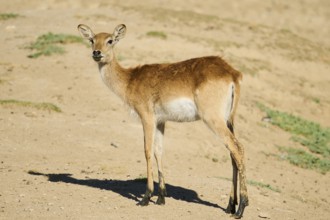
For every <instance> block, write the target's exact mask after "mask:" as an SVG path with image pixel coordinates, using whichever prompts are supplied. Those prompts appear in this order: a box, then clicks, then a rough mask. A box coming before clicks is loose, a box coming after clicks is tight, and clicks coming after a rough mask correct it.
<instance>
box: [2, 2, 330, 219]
mask: <svg viewBox="0 0 330 220" xmlns="http://www.w3.org/2000/svg"><path fill="white" fill-rule="evenodd" d="M0 13H16V14H19V15H20V16H19V17H17V18H14V19H8V20H0V32H1V34H0V39H1V42H2V44H1V59H0V99H1V100H4V99H15V100H24V101H31V102H36V103H40V102H49V103H53V104H55V105H57V106H58V107H60V108H61V110H62V112H61V113H57V112H50V111H44V110H38V109H35V108H26V107H19V106H16V105H11V106H0V148H1V151H0V219H231V218H230V217H229V216H228V215H227V214H225V212H224V210H223V209H224V208H225V207H226V206H227V201H228V196H229V192H230V185H231V184H230V181H228V178H230V177H231V173H232V169H231V161H230V158H229V153H228V151H227V149H226V148H225V147H224V145H223V144H222V141H221V139H219V138H216V137H215V136H214V135H213V134H212V133H211V132H210V131H209V130H208V128H207V127H206V126H205V125H204V124H203V123H201V122H194V123H181V124H179V123H167V124H166V135H165V143H164V145H165V155H164V168H165V180H166V183H167V190H168V197H167V198H166V205H165V206H157V205H156V204H154V202H155V200H156V196H154V197H153V198H152V201H153V202H151V204H150V205H149V206H148V207H139V206H136V203H137V201H139V200H140V199H141V197H142V196H143V193H144V191H145V183H144V182H143V178H144V177H145V176H146V163H145V160H144V151H143V134H142V127H141V125H140V122H139V120H138V119H136V118H134V117H131V116H130V113H129V112H130V111H129V109H127V107H126V106H125V105H124V104H123V103H122V102H121V100H119V99H118V98H117V97H116V96H115V95H114V94H113V93H111V92H110V91H109V90H108V88H106V86H105V85H104V84H103V82H102V80H101V78H100V75H99V73H98V69H97V65H96V64H95V62H94V61H93V60H92V59H91V50H90V48H88V47H86V46H85V45H83V44H67V45H65V46H64V48H65V50H66V53H65V54H62V55H53V56H49V57H46V56H42V57H39V58H36V59H31V58H28V57H27V56H28V55H29V54H31V53H32V51H30V50H27V49H24V48H25V47H26V46H27V45H29V44H30V43H31V42H33V41H35V40H36V39H37V37H38V36H40V35H42V34H45V33H48V32H52V33H65V34H72V35H77V36H79V33H78V31H77V25H78V24H80V23H84V24H87V25H89V26H90V27H92V29H94V30H95V32H112V31H113V28H114V27H115V26H116V25H117V24H120V23H124V24H126V26H127V34H126V37H125V38H124V39H123V40H121V42H120V43H119V44H118V45H117V48H116V51H117V56H118V57H119V60H120V63H121V64H122V65H123V66H124V67H129V66H135V65H138V64H144V63H155V62H175V61H180V60H185V59H188V58H193V57H199V56H206V55H219V56H222V57H223V58H224V59H225V60H227V61H228V62H229V63H230V64H231V65H232V66H234V67H235V68H237V69H238V70H240V71H241V72H242V73H243V75H244V80H243V84H242V92H241V100H240V104H239V107H238V112H237V117H236V133H237V136H238V139H239V140H240V141H241V142H242V144H243V145H244V146H245V149H246V150H245V152H246V169H247V178H248V180H251V181H254V182H258V183H262V184H265V185H267V184H269V186H271V187H272V188H274V189H277V190H275V191H274V190H270V189H269V188H267V187H261V186H257V185H255V184H252V185H251V184H250V185H248V191H249V196H250V205H249V206H248V207H247V208H246V210H245V213H244V219H297V220H300V219H329V216H330V208H329V207H330V199H329V198H330V191H329V184H330V179H329V173H327V174H321V173H320V172H317V171H315V170H307V169H302V168H298V167H296V166H293V165H291V164H290V163H289V162H287V161H284V160H280V159H279V158H278V157H276V156H271V155H279V154H280V152H279V151H278V148H277V146H296V145H297V143H295V142H293V141H292V140H290V137H291V135H290V134H289V133H287V132H285V131H283V130H281V129H279V128H277V127H274V126H272V125H270V124H269V123H267V122H265V121H263V120H262V118H263V117H264V116H265V113H263V112H262V111H260V110H259V108H257V106H256V103H257V102H260V103H263V104H265V105H267V106H269V107H271V108H274V109H278V110H281V111H284V112H289V113H293V114H295V115H299V116H301V117H303V118H305V119H308V120H311V121H315V122H317V123H320V124H321V125H322V126H324V127H329V126H330V96H329V94H330V50H329V48H330V41H329V39H330V38H329V36H330V26H329V21H330V3H329V1H327V0H315V1H307V0H302V1H256V0H244V1H216V0H204V1H202V2H201V1H193V0H186V1H174V0H170V1H165V0H157V1H156V0H154V1H152V0H144V1H133V0H126V1H115V0H103V1H87V0H86V1H84V0H80V1H79V0H73V1H65V0H44V1H37V0H29V1H19V0H11V1H1V3H0ZM151 31H154V32H158V33H163V34H165V35H166V38H161V37H157V36H148V35H147V33H148V32H151ZM154 170H156V169H154ZM154 175H155V177H157V175H156V172H155V174H154ZM156 179H157V178H156Z"/></svg>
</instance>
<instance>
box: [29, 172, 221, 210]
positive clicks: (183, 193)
mask: <svg viewBox="0 0 330 220" xmlns="http://www.w3.org/2000/svg"><path fill="white" fill-rule="evenodd" d="M28 174H30V175H35V176H44V177H47V178H48V181H50V182H62V183H70V184H76V185H81V186H88V187H94V188H98V189H102V190H110V191H112V192H115V193H118V194H119V195H121V196H123V197H125V198H128V199H132V200H134V201H136V202H138V201H139V200H140V198H142V197H143V195H144V193H145V187H146V180H145V179H142V180H141V179H138V180H113V179H109V180H107V179H105V180H99V179H77V178H74V177H72V174H69V173H49V174H47V173H40V172H35V171H28ZM166 189H167V194H168V195H167V197H170V198H173V199H176V200H181V201H186V202H192V203H197V204H201V205H206V206H210V207H216V208H220V209H221V210H223V211H224V210H225V209H224V208H222V207H220V206H219V205H218V204H214V203H211V202H208V201H205V200H202V199H201V198H199V196H198V195H197V193H196V192H195V191H193V190H190V189H186V188H183V187H180V186H174V185H171V184H166ZM157 191H158V184H155V192H157ZM151 202H154V201H151ZM154 203H155V202H154Z"/></svg>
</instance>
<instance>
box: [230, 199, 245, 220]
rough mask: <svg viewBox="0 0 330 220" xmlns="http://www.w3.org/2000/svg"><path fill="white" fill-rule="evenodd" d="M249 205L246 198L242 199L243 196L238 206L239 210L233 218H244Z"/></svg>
mask: <svg viewBox="0 0 330 220" xmlns="http://www.w3.org/2000/svg"><path fill="white" fill-rule="evenodd" d="M248 205H249V200H248V199H247V198H246V197H242V196H241V199H240V202H239V206H238V210H237V212H236V213H235V214H233V215H232V216H233V217H234V218H235V219H239V218H242V216H243V213H244V209H245V207H246V206H248Z"/></svg>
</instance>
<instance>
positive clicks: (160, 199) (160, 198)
mask: <svg viewBox="0 0 330 220" xmlns="http://www.w3.org/2000/svg"><path fill="white" fill-rule="evenodd" d="M156 204H157V205H165V197H164V196H162V195H159V196H158V199H157V201H156Z"/></svg>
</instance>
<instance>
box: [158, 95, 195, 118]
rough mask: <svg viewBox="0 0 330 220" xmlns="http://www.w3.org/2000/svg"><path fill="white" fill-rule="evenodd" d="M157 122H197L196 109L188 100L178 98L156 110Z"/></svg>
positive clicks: (191, 101) (192, 102)
mask: <svg viewBox="0 0 330 220" xmlns="http://www.w3.org/2000/svg"><path fill="white" fill-rule="evenodd" d="M156 113H157V118H158V120H159V121H177V122H189V121H195V120H198V119H199V117H198V112H197V107H196V105H195V103H194V101H193V100H191V99H189V98H178V99H175V100H172V101H170V102H167V103H163V105H162V106H159V107H157V109H156Z"/></svg>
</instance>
